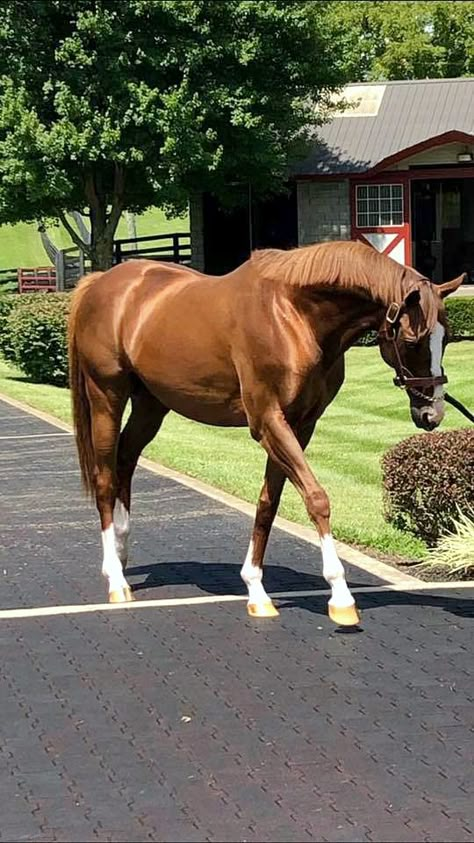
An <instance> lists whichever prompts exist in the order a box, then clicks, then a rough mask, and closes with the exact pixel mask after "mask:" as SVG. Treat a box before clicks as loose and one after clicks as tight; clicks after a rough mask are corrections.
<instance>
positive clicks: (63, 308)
mask: <svg viewBox="0 0 474 843" xmlns="http://www.w3.org/2000/svg"><path fill="white" fill-rule="evenodd" d="M6 298H7V296H2V297H0V353H1V354H2V356H3V357H4V358H5V359H6V360H7V361H9V362H11V363H14V364H15V365H16V366H18V368H19V369H21V371H22V372H24V373H25V375H27V376H28V377H29V378H31V380H33V381H36V382H37V383H51V384H55V385H56V386H65V385H66V384H67V381H68V355H67V318H68V314H69V303H70V294H69V293H28V294H25V295H22V296H20V295H12V296H8V299H10V298H11V299H13V303H11V302H10V301H9V302H8V303H5V301H4V300H5V299H6Z"/></svg>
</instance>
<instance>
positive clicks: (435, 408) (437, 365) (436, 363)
mask: <svg viewBox="0 0 474 843" xmlns="http://www.w3.org/2000/svg"><path fill="white" fill-rule="evenodd" d="M444 333H445V331H444V328H443V326H442V325H441V323H440V322H437V323H436V325H435V327H434V328H433V330H432V332H431V334H430V354H431V374H432V376H433V377H434V378H436V377H439V376H440V375H442V374H443V370H442V368H441V361H442V359H443V339H444ZM433 395H434V398H435V400H434V401H433V405H432V407H430V410H429V418H430V420H431V421H435V422H437V423H439V422H440V421H441V420H442V418H443V416H444V399H443V396H444V388H443V384H439V386H435V387H434V392H433Z"/></svg>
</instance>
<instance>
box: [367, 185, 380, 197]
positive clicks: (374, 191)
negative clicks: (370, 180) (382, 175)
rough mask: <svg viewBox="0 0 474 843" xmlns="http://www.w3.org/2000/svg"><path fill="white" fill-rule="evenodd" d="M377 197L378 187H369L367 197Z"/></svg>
mask: <svg viewBox="0 0 474 843" xmlns="http://www.w3.org/2000/svg"><path fill="white" fill-rule="evenodd" d="M378 195H379V187H378V185H377V184H372V185H370V186H369V196H370V197H372V198H377V197H378Z"/></svg>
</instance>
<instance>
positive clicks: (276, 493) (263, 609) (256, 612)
mask: <svg viewBox="0 0 474 843" xmlns="http://www.w3.org/2000/svg"><path fill="white" fill-rule="evenodd" d="M315 425H316V419H311V420H310V421H309V422H307V423H306V424H305V425H304V427H301V428H300V429H299V431H298V432H297V434H296V435H297V439H298V442H299V443H300V445H301V448H302V449H303V450H304V449H305V448H306V445H307V444H308V442H309V440H310V439H311V436H312V435H313V431H314V428H315ZM285 480H286V475H285V472H284V471H283V469H282V468H281V467H280V466H279V465H277V464H276V463H275V462H274V461H273V460H272V459H271V458H270V457H269V458H268V460H267V465H266V468H265V480H264V483H263V487H262V490H261V492H260V497H259V499H258V504H257V512H256V515H255V523H254V527H253V531H252V538H251V539H250V544H249V548H248V551H247V556H246V557H245V562H244V564H243V566H242V569H241V571H240V576H241V577H242V579H243V581H244V583H245V584H246V586H247V588H248V593H249V599H248V603H247V611H248V613H249V615H251V616H252V617H257V618H274V617H276V616H277V615H278V614H279V612H278V609H276V608H275V606H274V605H273V602H272V600H271V599H270V597H269V596H268V594H267V592H266V591H265V589H264V587H263V582H262V580H263V558H264V555H265V550H266V547H267V543H268V539H269V536H270V530H271V528H272V525H273V522H274V520H275V516H276V514H277V511H278V506H279V503H280V498H281V493H282V491H283V486H284V484H285Z"/></svg>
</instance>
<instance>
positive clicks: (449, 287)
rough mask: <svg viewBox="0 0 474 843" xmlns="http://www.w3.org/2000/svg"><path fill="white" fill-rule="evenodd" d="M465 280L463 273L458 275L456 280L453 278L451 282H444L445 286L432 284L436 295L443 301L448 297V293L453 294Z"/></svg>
mask: <svg viewBox="0 0 474 843" xmlns="http://www.w3.org/2000/svg"><path fill="white" fill-rule="evenodd" d="M466 278H467V274H466V273H465V272H463V274H462V275H460V276H459V277H458V278H453V280H452V281H446V283H445V284H434V285H433V286H434V289H435V290H436V292H437V293H438V295H439V296H441V298H442V299H445V298H446V296H449V294H450V293H454V292H455V291H456V290H457V288H458V287H460V286H461V284H463V283H464V281H465V280H466Z"/></svg>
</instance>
